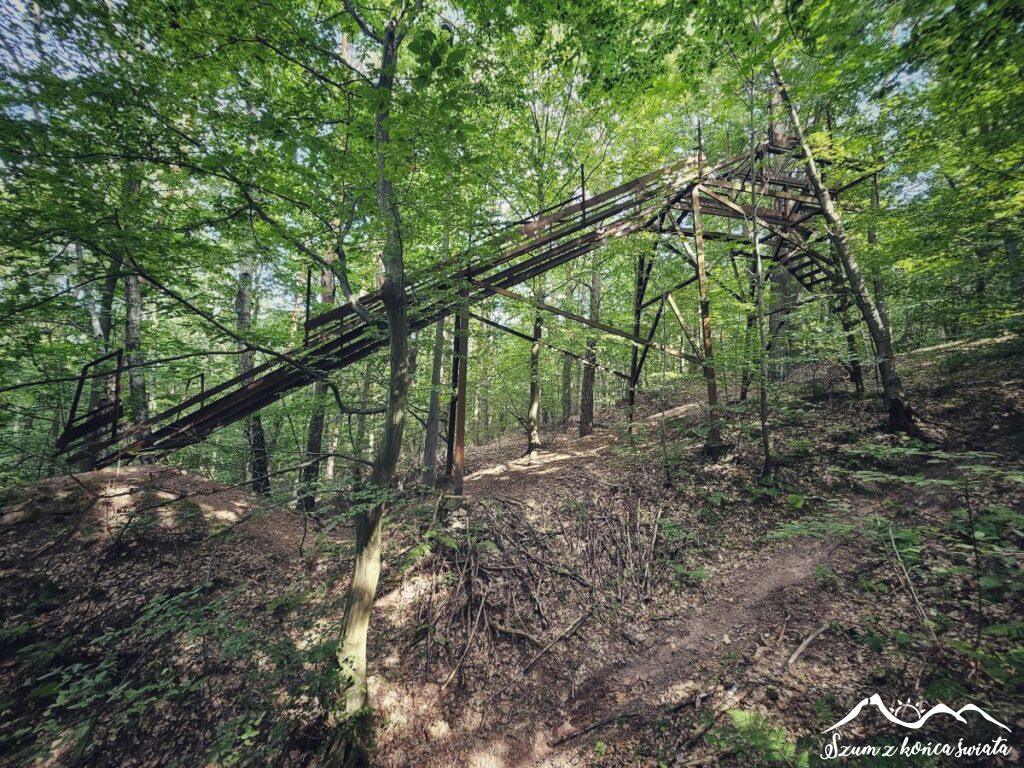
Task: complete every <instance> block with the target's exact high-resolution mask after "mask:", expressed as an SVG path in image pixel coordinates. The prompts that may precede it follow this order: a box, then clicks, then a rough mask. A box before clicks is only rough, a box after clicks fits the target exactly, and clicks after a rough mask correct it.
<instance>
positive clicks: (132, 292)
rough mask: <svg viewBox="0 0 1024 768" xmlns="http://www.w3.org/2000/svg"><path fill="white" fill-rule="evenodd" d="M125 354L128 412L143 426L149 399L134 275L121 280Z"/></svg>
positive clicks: (139, 299)
mask: <svg viewBox="0 0 1024 768" xmlns="http://www.w3.org/2000/svg"><path fill="white" fill-rule="evenodd" d="M124 351H125V364H126V365H127V366H128V412H129V413H130V414H131V419H132V423H133V424H142V423H144V422H145V421H146V420H147V419H148V418H149V397H148V396H147V395H146V375H145V371H144V369H143V368H142V367H141V366H142V363H143V362H144V361H143V355H142V287H141V285H140V280H139V276H138V274H136V273H135V272H132V273H130V274H128V275H126V276H125V279H124Z"/></svg>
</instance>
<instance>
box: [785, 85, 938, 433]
mask: <svg viewBox="0 0 1024 768" xmlns="http://www.w3.org/2000/svg"><path fill="white" fill-rule="evenodd" d="M775 78H776V80H777V81H778V83H779V89H780V91H781V93H782V97H783V99H784V100H785V102H786V105H787V106H788V108H789V118H790V121H791V122H792V124H793V130H794V131H795V133H796V136H797V139H798V140H799V142H800V149H801V151H802V152H803V154H804V160H805V163H806V168H807V176H808V178H809V179H810V181H811V186H812V187H813V188H814V194H815V196H816V197H817V199H818V205H820V206H821V210H822V214H823V215H824V217H825V221H826V223H827V225H828V231H829V235H830V237H831V239H832V243H833V244H834V245H835V248H836V253H838V254H839V259H840V261H841V262H842V264H843V269H844V271H845V272H846V277H847V279H848V280H849V282H850V289H851V290H852V292H853V296H854V299H855V300H856V302H857V307H858V308H859V309H860V312H861V315H862V316H863V318H864V323H865V325H867V327H868V332H869V333H870V334H871V340H872V341H873V342H874V345H875V350H876V352H877V363H878V373H879V378H880V379H881V383H882V398H883V401H884V403H885V407H886V410H887V411H888V414H889V426H890V428H892V429H896V430H901V431H904V432H908V433H912V434H919V433H920V430H919V429H918V427H917V426H916V425H915V424H914V416H913V410H912V409H911V407H910V405H909V404H908V403H907V401H906V397H905V395H904V394H903V385H902V383H901V382H900V377H899V374H898V373H897V371H896V360H895V357H894V355H893V348H892V337H891V336H890V335H889V329H888V328H886V326H885V323H884V322H882V317H881V315H879V313H878V307H877V306H876V305H875V302H874V300H873V299H872V298H871V295H870V294H869V293H868V290H867V286H866V285H865V283H864V278H863V276H862V275H861V272H860V266H859V265H858V264H857V260H856V259H855V258H854V256H853V252H852V251H851V250H850V246H849V243H848V241H847V239H846V231H845V230H844V229H843V222H842V218H841V217H840V215H839V211H838V210H837V209H836V207H835V205H834V204H833V202H832V197H831V195H830V194H829V191H828V189H826V187H825V184H824V182H822V180H821V174H820V173H818V167H817V165H816V164H815V162H814V155H813V154H812V153H811V148H810V146H808V144H807V139H806V137H805V136H804V132H803V128H802V126H801V124H800V116H799V115H798V114H797V111H796V106H795V105H794V104H793V99H792V98H791V97H790V94H789V91H788V90H787V89H786V86H785V84H784V83H783V81H782V77H781V76H780V75H779V72H778V70H775Z"/></svg>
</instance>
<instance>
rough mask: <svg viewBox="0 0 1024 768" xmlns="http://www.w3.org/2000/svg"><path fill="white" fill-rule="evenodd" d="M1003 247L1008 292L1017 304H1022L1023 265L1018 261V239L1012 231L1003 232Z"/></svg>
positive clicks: (1023, 301)
mask: <svg viewBox="0 0 1024 768" xmlns="http://www.w3.org/2000/svg"><path fill="white" fill-rule="evenodd" d="M1003 247H1004V248H1005V250H1006V260H1007V261H1008V262H1009V264H1010V292H1011V294H1012V295H1013V296H1014V297H1016V299H1017V303H1024V264H1022V263H1021V259H1020V238H1019V237H1018V236H1017V233H1016V232H1014V231H1013V230H1012V229H1009V228H1007V229H1006V230H1005V231H1004V232H1003Z"/></svg>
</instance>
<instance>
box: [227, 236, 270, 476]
mask: <svg viewBox="0 0 1024 768" xmlns="http://www.w3.org/2000/svg"><path fill="white" fill-rule="evenodd" d="M252 275H253V260H252V256H251V255H250V254H246V256H245V257H244V258H243V259H242V263H241V264H240V265H239V269H238V290H237V292H236V293H235V328H236V329H237V330H238V334H239V335H240V336H242V337H243V338H244V337H245V336H246V335H248V333H249V330H250V329H251V328H252ZM254 358H255V353H254V352H253V351H252V350H251V349H248V348H245V347H242V351H241V354H239V355H238V375H239V376H245V375H246V374H248V373H250V372H251V371H252V369H253V363H254ZM245 440H246V442H247V443H248V444H249V461H248V462H246V463H247V465H248V466H247V468H246V469H247V475H248V477H247V479H249V480H251V481H252V489H253V491H255V492H256V493H259V494H264V495H266V494H268V493H270V470H269V466H268V465H269V461H268V458H269V454H268V451H267V439H266V435H265V434H264V432H263V420H262V419H261V418H260V415H259V414H258V413H254V414H253V415H252V416H249V417H248V418H246V420H245Z"/></svg>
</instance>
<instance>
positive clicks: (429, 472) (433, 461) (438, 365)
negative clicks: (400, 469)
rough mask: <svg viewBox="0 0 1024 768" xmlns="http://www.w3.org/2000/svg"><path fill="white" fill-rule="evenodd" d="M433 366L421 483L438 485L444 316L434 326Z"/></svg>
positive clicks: (426, 485)
mask: <svg viewBox="0 0 1024 768" xmlns="http://www.w3.org/2000/svg"><path fill="white" fill-rule="evenodd" d="M433 363H434V364H433V367H432V368H431V371H430V405H429V406H428V408H427V426H426V434H425V435H424V436H423V472H422V474H421V475H420V483H421V484H422V485H423V486H425V487H427V488H433V487H434V486H435V485H437V444H438V437H439V435H440V433H441V377H442V368H443V367H444V318H443V317H442V318H440V319H438V321H437V323H436V324H435V326H434V350H433Z"/></svg>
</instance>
